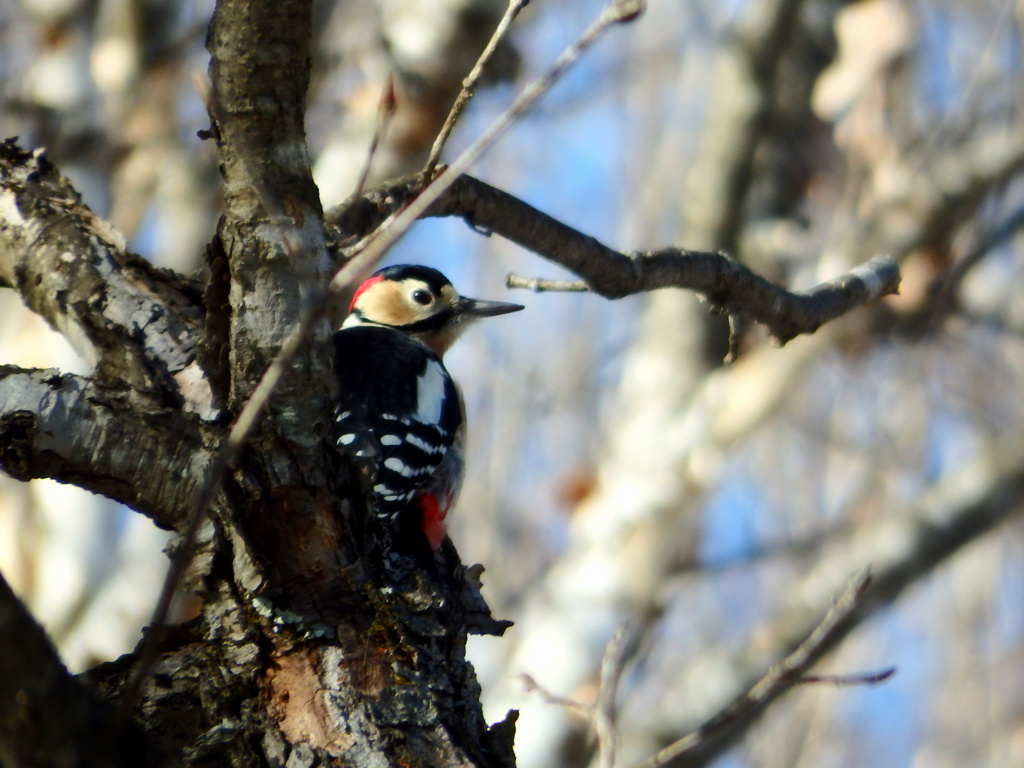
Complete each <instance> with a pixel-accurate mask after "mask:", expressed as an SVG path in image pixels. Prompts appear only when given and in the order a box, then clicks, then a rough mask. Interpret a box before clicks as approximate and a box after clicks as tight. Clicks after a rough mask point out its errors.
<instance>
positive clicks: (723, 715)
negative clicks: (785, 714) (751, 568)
mask: <svg viewBox="0 0 1024 768" xmlns="http://www.w3.org/2000/svg"><path fill="white" fill-rule="evenodd" d="M870 584H871V574H870V573H869V572H868V571H864V572H862V573H860V574H858V575H857V576H855V577H854V578H852V579H851V580H850V581H849V582H848V583H847V585H846V588H845V589H844V590H843V592H842V594H841V595H840V596H839V597H838V598H837V599H836V601H835V603H834V604H833V606H832V608H831V609H830V610H829V611H828V613H827V614H825V617H824V618H823V619H822V620H821V622H820V623H819V624H818V626H816V627H815V628H814V630H813V631H812V632H811V633H810V635H808V637H807V639H806V640H804V641H803V642H802V643H800V645H799V646H797V648H796V649H795V650H794V651H793V652H792V653H790V654H789V655H788V656H786V658H784V659H783V660H782V661H780V662H779V663H778V664H775V665H774V666H773V667H772V668H771V669H769V670H768V672H767V673H766V674H765V675H764V677H762V678H761V679H760V680H759V681H758V682H757V683H756V684H755V685H754V686H753V687H752V688H751V689H750V690H748V691H747V692H746V693H744V694H743V695H742V696H740V697H739V698H737V699H736V700H734V701H733V702H732V703H731V704H729V706H727V707H726V708H725V709H723V710H722V711H721V712H719V713H718V714H717V715H715V716H714V717H712V718H711V719H710V720H708V721H707V722H706V723H704V725H702V726H701V727H700V728H699V729H697V730H696V731H694V732H693V733H691V734H688V735H686V736H684V737H683V738H681V739H679V740H678V741H676V742H674V743H672V744H670V745H669V746H667V747H665V748H664V749H662V750H660V751H658V752H657V753H656V754H654V755H652V756H651V757H650V758H648V759H647V760H644V761H643V762H642V763H639V764H638V765H636V766H635V768H659V767H660V766H663V765H666V764H667V763H668V762H669V761H672V760H679V759H682V758H685V757H686V756H687V755H690V754H693V753H695V752H697V751H698V750H701V749H703V748H705V747H706V746H707V744H708V743H709V742H710V741H712V740H714V739H718V738H720V737H721V735H722V734H723V732H725V731H727V730H729V729H731V728H734V727H736V726H737V724H738V723H741V722H743V721H744V720H747V719H749V718H751V717H753V716H754V713H756V712H758V711H761V710H763V709H764V708H765V707H767V706H768V705H769V704H770V703H771V702H772V701H774V700H775V699H777V698H778V697H779V696H781V695H782V694H783V693H785V692H786V691H788V690H789V689H790V688H792V687H793V686H795V685H799V684H800V683H801V682H803V673H804V672H805V671H806V670H808V669H809V668H810V667H811V666H812V665H813V664H814V663H815V662H816V661H817V660H818V659H819V658H821V656H822V655H823V654H824V653H825V651H826V650H828V648H830V647H831V646H832V643H833V641H834V637H835V635H836V634H837V633H838V632H839V630H840V629H841V627H842V625H843V624H844V623H845V622H847V621H848V620H849V619H850V617H851V616H852V615H853V613H854V611H855V610H856V609H857V608H858V607H859V606H860V605H861V603H862V601H863V599H864V595H865V593H866V592H867V589H868V587H869V586H870Z"/></svg>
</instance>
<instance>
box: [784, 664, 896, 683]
mask: <svg viewBox="0 0 1024 768" xmlns="http://www.w3.org/2000/svg"><path fill="white" fill-rule="evenodd" d="M895 674H896V667H888V668H886V669H882V670H879V671H878V672H858V673H857V674H855V675H804V676H803V677H801V678H800V680H799V681H798V682H800V683H801V684H803V683H825V684H827V685H835V686H845V685H878V684H879V683H884V682H885V681H886V680H888V679H889V678H890V677H892V676H893V675H895Z"/></svg>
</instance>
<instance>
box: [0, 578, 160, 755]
mask: <svg viewBox="0 0 1024 768" xmlns="http://www.w3.org/2000/svg"><path fill="white" fill-rule="evenodd" d="M169 764H170V761H168V760H167V759H166V756H162V755H160V754H159V753H158V752H157V750H156V749H154V748H153V746H152V745H151V744H150V743H149V741H148V739H147V738H146V737H145V736H144V735H143V734H142V733H141V732H140V730H139V729H138V728H137V727H136V726H135V725H134V724H133V723H125V722H121V721H119V720H118V719H117V718H116V716H115V714H114V712H113V710H112V708H110V707H109V706H107V705H106V704H105V703H104V702H102V701H101V700H100V699H99V698H97V697H96V696H95V695H94V694H93V693H92V692H90V691H89V690H87V689H86V688H85V687H83V686H82V684H81V683H79V682H78V681H77V680H75V678H73V677H72V676H71V675H70V674H69V673H68V671H67V669H65V667H64V665H63V664H62V663H61V660H60V657H59V656H58V655H57V651H56V650H55V649H54V647H53V645H52V644H51V643H50V639H49V638H48V637H47V636H46V633H45V632H44V631H43V628H42V627H40V626H39V624H37V623H36V621H35V619H33V618H32V615H31V614H30V613H29V612H28V610H27V609H26V608H25V606H24V605H22V603H21V601H20V600H18V598H17V597H16V596H15V594H14V592H12V591H11V588H10V586H8V584H7V582H6V581H5V580H4V578H3V577H2V576H0V765H4V766H10V768H51V767H52V766H69V767H70V766H74V767H75V768H91V767H92V766H95V767H96V768H100V767H102V768H114V767H115V766H132V767H133V768H134V767H135V766H146V767H147V768H157V766H162V765H169Z"/></svg>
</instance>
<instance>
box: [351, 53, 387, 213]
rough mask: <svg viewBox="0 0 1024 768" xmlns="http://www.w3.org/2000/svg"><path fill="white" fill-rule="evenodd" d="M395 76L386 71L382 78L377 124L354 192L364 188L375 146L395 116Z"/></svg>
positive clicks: (377, 145) (375, 149)
mask: <svg viewBox="0 0 1024 768" xmlns="http://www.w3.org/2000/svg"><path fill="white" fill-rule="evenodd" d="M396 103H397V101H396V97H395V76H394V75H393V74H391V73H390V72H389V73H388V76H387V77H386V78H385V80H384V89H383V90H382V91H381V94H380V102H379V103H378V104H377V124H376V125H375V126H374V128H373V138H372V139H371V140H370V148H369V149H368V150H367V152H366V162H365V163H364V164H363V171H362V173H360V174H359V181H357V182H356V191H355V193H354V194H356V195H360V194H362V192H363V190H364V189H366V180H367V179H368V178H369V177H370V168H372V167H373V158H374V157H376V155H377V148H378V147H380V143H381V142H382V141H383V140H384V135H385V134H386V133H387V131H388V126H389V125H390V124H391V119H392V118H393V117H394V116H395V105H396Z"/></svg>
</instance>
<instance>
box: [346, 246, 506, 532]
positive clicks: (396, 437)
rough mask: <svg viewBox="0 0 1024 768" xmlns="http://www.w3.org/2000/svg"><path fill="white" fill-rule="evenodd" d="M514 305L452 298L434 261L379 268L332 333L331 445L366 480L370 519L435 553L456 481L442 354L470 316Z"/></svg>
mask: <svg viewBox="0 0 1024 768" xmlns="http://www.w3.org/2000/svg"><path fill="white" fill-rule="evenodd" d="M521 309H523V307H522V306H521V305H519V304H508V303H505V302H500V301H483V300H480V299H468V298H465V297H463V296H460V295H459V294H458V292H457V291H456V290H455V288H454V287H453V286H452V284H451V282H450V281H449V280H448V278H446V277H445V276H444V275H442V274H441V273H440V272H438V271H437V270H436V269H430V268H429V267H423V266H410V265H401V266H395V267H386V268H384V269H381V270H378V271H377V272H376V273H374V274H373V275H372V276H371V277H370V278H368V279H367V280H366V281H365V282H364V283H363V284H362V285H360V286H359V288H358V289H357V290H356V292H355V295H354V296H353V298H352V304H351V306H350V307H349V315H348V317H347V318H346V319H345V322H344V323H343V324H342V326H341V330H339V331H337V332H336V333H335V334H334V346H335V353H336V354H335V360H336V372H337V376H338V385H339V390H340V402H339V405H338V408H337V410H336V411H335V414H334V430H333V437H334V441H335V444H336V445H337V446H338V448H339V449H340V450H341V451H342V452H343V453H345V454H346V455H347V456H348V457H349V458H350V459H351V460H352V461H353V463H354V464H355V465H356V467H357V468H358V470H359V471H360V472H361V473H362V474H363V476H364V477H365V478H366V480H367V481H368V485H369V487H370V488H371V489H372V491H371V495H372V499H373V511H374V514H375V515H376V517H377V518H378V519H379V520H382V521H384V522H385V523H386V524H387V525H389V526H392V527H393V528H399V529H405V528H406V527H409V526H414V527H417V528H419V529H420V530H422V532H423V534H424V535H425V536H426V540H427V542H428V543H429V544H430V547H431V548H432V549H433V551H435V552H436V551H437V550H438V549H439V548H440V547H441V544H442V542H443V541H444V539H445V536H446V527H445V517H446V516H447V514H448V510H449V509H450V508H451V507H452V505H453V504H454V503H455V500H456V498H457V497H458V494H459V489H460V487H461V485H462V478H463V469H464V465H463V445H464V435H465V421H466V419H465V409H464V406H463V403H462V396H461V393H460V392H459V389H458V387H457V386H456V385H455V382H454V381H453V380H452V377H451V376H450V375H449V373H448V370H447V369H446V368H445V367H444V363H443V362H442V358H443V357H444V353H445V352H447V351H448V349H449V348H450V347H451V346H452V344H454V343H455V341H456V340H457V339H458V337H459V335H460V334H461V333H462V332H463V331H464V330H465V329H466V328H467V327H468V326H469V325H470V324H471V323H472V322H473V321H475V320H477V319H479V318H481V317H491V316H494V315H504V314H507V313H509V312H518V311H519V310H521Z"/></svg>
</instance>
